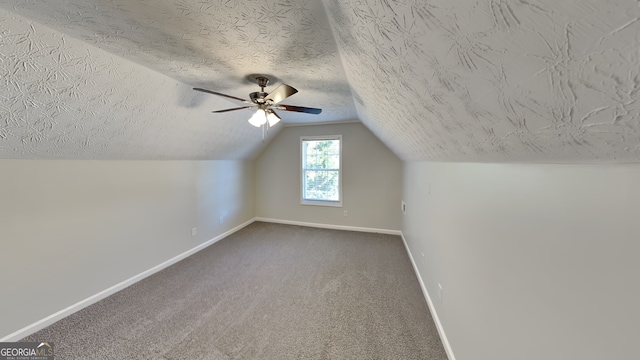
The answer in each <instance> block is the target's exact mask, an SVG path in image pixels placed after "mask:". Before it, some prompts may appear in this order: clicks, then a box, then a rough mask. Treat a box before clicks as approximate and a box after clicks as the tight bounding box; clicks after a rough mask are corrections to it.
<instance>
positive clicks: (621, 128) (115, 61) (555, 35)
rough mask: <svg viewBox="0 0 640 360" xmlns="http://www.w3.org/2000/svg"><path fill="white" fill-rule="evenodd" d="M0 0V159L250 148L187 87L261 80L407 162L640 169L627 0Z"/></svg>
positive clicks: (639, 46) (220, 87)
mask: <svg viewBox="0 0 640 360" xmlns="http://www.w3.org/2000/svg"><path fill="white" fill-rule="evenodd" d="M0 7H2V8H3V9H4V11H0V56H1V57H0V76H1V81H2V86H3V90H2V93H1V94H0V109H2V110H0V111H2V112H1V113H0V116H1V117H0V158H97V159H137V158H140V159H207V158H210V159H215V158H243V157H247V156H252V155H253V154H255V153H256V152H257V151H259V150H260V149H261V147H262V146H264V142H262V137H261V133H260V130H259V129H256V128H253V127H251V126H250V125H248V124H247V123H246V119H247V118H248V116H249V115H250V113H248V111H245V110H242V111H238V112H232V113H225V114H218V115H214V114H211V113H210V110H213V109H221V108H226V107H234V106H236V105H240V104H237V103H234V102H233V101H228V100H226V99H224V98H218V97H215V96H213V95H207V94H200V93H194V92H193V91H192V90H190V88H191V87H196V86H197V87H204V88H208V89H212V90H216V91H220V92H223V93H227V94H230V95H234V96H238V97H246V95H247V94H248V93H249V92H251V91H256V90H257V86H255V85H253V84H252V83H251V82H250V80H249V78H250V75H251V74H266V75H270V76H271V77H272V78H273V79H274V81H273V82H274V84H273V85H277V84H278V83H281V82H284V83H287V84H289V85H292V86H294V87H296V88H297V89H298V90H300V93H298V94H296V95H294V96H292V97H291V98H289V99H287V100H286V101H285V103H287V104H291V105H302V106H311V107H320V108H322V109H323V113H322V114H321V115H317V116H315V115H308V114H298V113H291V112H284V111H283V112H281V116H282V117H283V119H284V122H286V123H290V124H292V123H306V122H318V121H322V122H324V121H342V120H351V119H354V118H359V119H360V120H361V121H362V122H363V123H364V124H365V125H366V126H367V127H369V128H370V129H371V130H372V131H373V132H374V133H375V134H376V135H377V136H378V137H379V138H380V139H381V140H382V141H383V142H385V143H386V144H387V145H388V146H389V147H390V148H391V149H392V150H393V151H394V152H395V153H396V154H398V155H399V156H400V157H401V158H403V159H405V160H439V161H514V162H515V161H536V162H637V161H640V100H639V99H638V96H639V91H640V2H638V1H632V0H609V1H577V0H564V1H550V0H542V1H531V0H484V1H468V0H446V1H445V0H439V1H427V0H397V1H391V0H366V1H365V0H361V1H356V0H324V1H320V0H317V1H314V0H306V1H297V0H291V1H287V0H260V1H257V0H234V1H205V0H138V1H130V0H111V1H106V0H4V1H2V2H1V3H0ZM327 15H328V16H327ZM334 39H335V40H334ZM273 88H274V87H270V88H268V89H267V91H269V90H271V89H273ZM354 104H355V106H354ZM275 131H277V129H272V131H271V133H270V137H272V136H273V134H274V132H275ZM270 137H267V140H266V141H267V142H268V140H269V138H270Z"/></svg>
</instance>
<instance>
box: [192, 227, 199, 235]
mask: <svg viewBox="0 0 640 360" xmlns="http://www.w3.org/2000/svg"><path fill="white" fill-rule="evenodd" d="M196 235H198V228H197V227H192V228H191V236H196Z"/></svg>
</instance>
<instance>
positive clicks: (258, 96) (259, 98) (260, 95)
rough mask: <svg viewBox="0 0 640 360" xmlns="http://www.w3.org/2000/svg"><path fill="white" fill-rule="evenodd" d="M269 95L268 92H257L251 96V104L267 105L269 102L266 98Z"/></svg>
mask: <svg viewBox="0 0 640 360" xmlns="http://www.w3.org/2000/svg"><path fill="white" fill-rule="evenodd" d="M267 95H269V94H268V93H266V92H262V91H256V92H252V93H251V94H249V97H250V98H251V102H252V103H254V104H265V103H266V102H267V101H266V100H265V99H264V98H265V97H266V96H267Z"/></svg>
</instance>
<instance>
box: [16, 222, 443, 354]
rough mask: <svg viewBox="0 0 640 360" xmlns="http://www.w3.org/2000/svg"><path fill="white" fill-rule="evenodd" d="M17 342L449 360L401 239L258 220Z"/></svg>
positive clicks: (72, 350)
mask: <svg viewBox="0 0 640 360" xmlns="http://www.w3.org/2000/svg"><path fill="white" fill-rule="evenodd" d="M23 340H24V341H40V340H42V341H53V342H54V343H55V347H56V355H57V356H56V359H59V360H66V359H190V360H191V359H278V360H279V359H430V360H431V359H432V360H446V355H445V352H444V349H443V347H442V344H441V342H440V339H439V337H438V333H437V330H436V328H435V326H434V325H433V321H432V319H431V315H430V314H429V310H428V307H427V304H426V302H425V299H424V297H423V295H422V292H421V290H420V285H419V284H418V280H417V279H416V276H415V274H414V272H413V268H412V267H411V263H410V260H409V257H408V255H407V253H406V251H405V249H404V245H403V243H402V239H401V238H400V237H398V236H391V235H382V234H369V233H359V232H349V231H338V230H326V229H315V228H307V227H299V226H289V225H279V224H270V223H261V222H256V223H253V224H251V225H249V226H248V227H246V228H244V229H242V230H241V231H239V232H237V233H235V234H233V235H231V236H229V237H227V238H226V239H223V240H221V241H219V242H218V243H216V244H214V245H212V246H210V247H208V248H206V249H204V250H203V251H201V252H199V253H197V254H195V255H193V256H191V257H189V258H187V259H185V260H183V261H181V262H179V263H177V264H175V265H173V266H171V267H169V268H167V269H165V270H163V271H161V272H159V273H156V274H154V275H152V276H150V277H148V278H146V279H144V280H142V281H140V282H138V283H136V284H134V285H132V286H130V287H128V288H126V289H124V290H122V291H120V292H118V293H116V294H114V295H112V296H110V297H108V298H106V299H104V300H102V301H100V302H98V303H96V304H93V305H91V306H89V307H87V308H85V309H83V310H81V311H79V312H77V313H75V314H73V315H71V316H68V317H67V318H65V319H62V320H60V321H58V322H57V323H55V324H53V325H51V326H49V327H47V328H45V329H43V330H41V331H39V332H37V333H35V334H33V335H31V336H29V337H27V338H25V339H23Z"/></svg>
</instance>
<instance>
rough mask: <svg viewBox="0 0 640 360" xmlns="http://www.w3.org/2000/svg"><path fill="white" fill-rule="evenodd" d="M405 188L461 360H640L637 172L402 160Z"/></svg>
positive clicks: (423, 261)
mask: <svg viewBox="0 0 640 360" xmlns="http://www.w3.org/2000/svg"><path fill="white" fill-rule="evenodd" d="M404 184H405V185H404V198H405V200H406V202H407V214H406V215H405V216H404V228H403V233H404V235H405V238H406V239H407V242H408V244H409V247H410V249H411V253H412V255H413V257H414V259H415V261H416V263H417V266H418V268H419V271H420V274H421V277H422V279H423V280H424V282H425V286H426V288H427V290H428V291H429V293H430V294H431V298H432V299H433V301H434V303H435V308H436V310H437V314H438V316H439V318H440V320H441V322H442V324H443V327H444V330H445V332H446V334H447V338H448V339H449V341H450V343H451V346H452V349H453V352H454V354H455V356H456V359H457V360H489V359H491V360H499V359H504V360H512V359H520V360H539V359H545V360H565V359H580V360H601V359H632V358H633V359H635V358H638V357H640V351H639V350H638V346H637V339H638V337H639V336H640V325H638V324H640V311H639V310H638V304H640V286H639V285H638V274H640V261H638V254H640V241H638V240H639V239H640V222H639V221H638V219H639V216H640V187H638V184H640V166H639V165H514V164H454V163H406V164H405V167H404ZM422 254H424V256H423V255H422ZM438 283H440V284H442V286H443V292H442V300H440V298H439V294H438V291H439V290H438Z"/></svg>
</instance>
